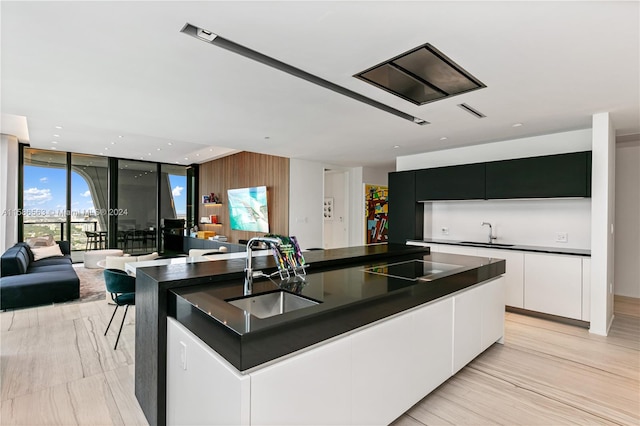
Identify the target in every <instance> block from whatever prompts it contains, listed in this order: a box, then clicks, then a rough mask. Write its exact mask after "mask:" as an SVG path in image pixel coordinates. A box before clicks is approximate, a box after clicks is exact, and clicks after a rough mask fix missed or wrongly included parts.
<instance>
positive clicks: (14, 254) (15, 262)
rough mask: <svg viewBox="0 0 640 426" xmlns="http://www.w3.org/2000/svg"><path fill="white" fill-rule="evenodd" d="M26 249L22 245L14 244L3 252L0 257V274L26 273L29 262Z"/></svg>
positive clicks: (5, 275)
mask: <svg viewBox="0 0 640 426" xmlns="http://www.w3.org/2000/svg"><path fill="white" fill-rule="evenodd" d="M27 250H28V249H27V248H26V247H24V246H23V245H15V246H13V247H11V248H9V250H7V251H6V252H4V254H3V255H2V257H1V258H0V267H1V268H0V269H1V271H0V275H1V276H3V277H7V276H11V275H20V274H24V273H26V272H27V268H28V267H29V264H30V263H31V260H30V258H29V252H28V251H27Z"/></svg>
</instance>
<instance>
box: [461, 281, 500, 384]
mask: <svg viewBox="0 0 640 426" xmlns="http://www.w3.org/2000/svg"><path fill="white" fill-rule="evenodd" d="M504 284H505V279H504V277H500V278H497V279H495V280H493V281H490V282H488V283H485V284H483V285H479V286H476V287H474V288H472V289H470V290H467V291H465V292H463V293H460V294H458V295H456V296H454V298H453V301H454V305H453V318H454V319H453V324H454V326H453V358H452V370H453V373H454V374H455V373H457V372H458V371H459V370H460V369H461V368H462V367H464V366H465V365H467V364H468V363H469V362H471V361H472V360H473V359H474V358H475V357H476V356H478V355H479V354H480V353H482V352H483V351H484V350H485V349H487V348H488V347H489V346H491V345H492V344H493V343H495V342H496V341H499V340H501V339H502V337H503V336H504Z"/></svg>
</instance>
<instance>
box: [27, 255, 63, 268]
mask: <svg viewBox="0 0 640 426" xmlns="http://www.w3.org/2000/svg"><path fill="white" fill-rule="evenodd" d="M72 264H73V262H72V261H71V256H56V257H47V258H46V259H42V260H38V261H37V262H33V263H31V264H30V265H29V267H31V266H47V265H68V266H71V265H72Z"/></svg>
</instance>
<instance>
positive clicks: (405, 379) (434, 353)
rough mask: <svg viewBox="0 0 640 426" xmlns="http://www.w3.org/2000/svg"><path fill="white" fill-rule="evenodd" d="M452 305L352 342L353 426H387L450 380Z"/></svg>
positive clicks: (397, 321) (424, 309) (446, 303)
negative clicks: (384, 425) (354, 425)
mask: <svg viewBox="0 0 640 426" xmlns="http://www.w3.org/2000/svg"><path fill="white" fill-rule="evenodd" d="M452 312H453V300H452V299H447V300H443V301H440V302H436V303H433V304H431V305H428V306H426V307H422V308H419V309H417V310H414V311H413V312H411V313H410V314H408V315H402V316H401V317H399V318H396V319H393V320H391V321H387V322H386V323H384V324H381V325H380V326H377V327H370V328H368V329H366V330H363V331H362V332H359V333H356V334H354V336H353V339H352V340H353V343H352V367H351V371H352V373H351V374H352V376H351V377H352V380H351V384H352V391H351V395H352V410H353V414H352V422H351V423H352V424H356V425H376V424H389V423H391V422H392V421H393V420H395V419H396V418H397V417H398V416H399V415H400V414H402V413H403V412H405V411H407V410H408V409H409V408H411V407H412V406H413V405H414V404H416V403H417V402H418V401H420V400H421V399H422V398H424V397H425V395H427V394H428V393H429V392H431V391H432V390H433V389H435V388H436V387H438V386H439V385H440V384H441V383H442V382H444V381H445V380H447V379H448V378H449V377H450V376H451V356H452V334H451V333H452V330H453V315H452Z"/></svg>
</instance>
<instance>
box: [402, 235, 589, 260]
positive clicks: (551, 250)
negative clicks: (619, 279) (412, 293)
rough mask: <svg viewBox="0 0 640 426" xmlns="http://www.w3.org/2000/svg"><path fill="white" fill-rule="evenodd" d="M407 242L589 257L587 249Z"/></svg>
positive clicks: (443, 241) (454, 242) (423, 241)
mask: <svg viewBox="0 0 640 426" xmlns="http://www.w3.org/2000/svg"><path fill="white" fill-rule="evenodd" d="M407 242H415V243H427V244H428V243H431V244H445V245H450V246H461V247H478V248H488V249H493V250H512V251H529V252H534V253H549V254H566V255H570V256H588V257H591V250H587V249H577V248H566V249H565V248H561V247H542V246H525V245H519V244H514V245H512V246H493V247H491V246H489V245H488V244H487V245H484V246H483V245H478V244H468V243H463V242H461V241H455V240H436V239H431V238H427V239H424V240H407Z"/></svg>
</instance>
